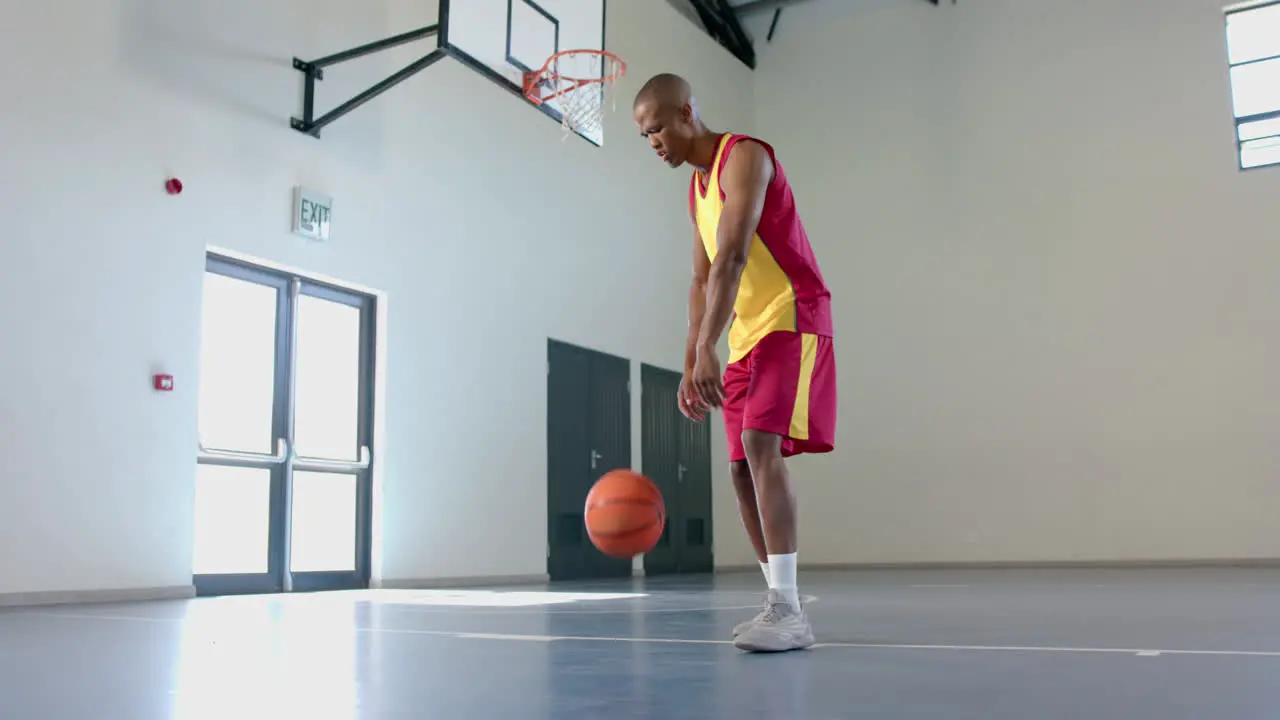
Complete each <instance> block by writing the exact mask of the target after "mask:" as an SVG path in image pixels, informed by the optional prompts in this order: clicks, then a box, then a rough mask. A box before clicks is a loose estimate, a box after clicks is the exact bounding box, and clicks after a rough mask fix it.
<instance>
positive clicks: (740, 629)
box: [733, 594, 769, 638]
mask: <svg viewBox="0 0 1280 720" xmlns="http://www.w3.org/2000/svg"><path fill="white" fill-rule="evenodd" d="M768 613H769V595H767V594H766V595H765V596H764V607H762V608H760V612H758V613H756V616H755V617H753V618H751V619H750V620H747V621H744V622H740V623H738V624H737V625H736V626H734V628H733V636H734V637H735V638H736V637H738V636H739V635H741V634H742V633H744V632H746V631H748V630H750V629H751V628H752V627H754V626H755V624H756V623H758V622H760V620H761V619H762V618H764V616H765V615H767V614H768Z"/></svg>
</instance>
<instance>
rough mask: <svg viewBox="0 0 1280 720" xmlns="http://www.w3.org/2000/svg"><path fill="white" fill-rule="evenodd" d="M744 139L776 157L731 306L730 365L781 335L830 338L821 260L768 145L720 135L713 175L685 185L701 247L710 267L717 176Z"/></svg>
mask: <svg viewBox="0 0 1280 720" xmlns="http://www.w3.org/2000/svg"><path fill="white" fill-rule="evenodd" d="M743 140H747V141H750V142H755V143H759V144H760V145H761V146H762V147H764V148H765V150H767V151H768V152H769V157H770V158H771V159H772V160H773V167H774V177H773V180H772V181H771V182H770V183H769V188H768V190H767V191H766V193H765V200H764V210H763V212H762V213H761V215H760V223H759V225H757V227H756V233H755V235H753V236H752V238H751V247H750V249H749V251H748V254H747V265H746V267H745V268H743V270H742V278H741V280H740V282H739V285H738V297H737V298H736V299H735V300H734V303H733V313H734V318H733V324H732V325H731V326H730V327H729V358H728V362H730V363H733V362H736V361H737V360H739V359H740V358H742V357H743V356H745V355H746V354H747V353H748V352H750V351H751V348H753V347H755V345H756V343H758V342H759V341H760V339H761V338H763V337H764V336H766V335H768V334H769V333H771V332H775V331H778V330H790V331H792V332H799V333H807V334H812V335H823V336H826V337H831V336H832V335H833V330H832V322H831V292H830V291H829V290H828V289H827V285H826V282H825V281H824V280H823V278H822V272H821V271H820V270H819V269H818V260H817V258H816V257H815V256H814V253H813V248H812V247H810V246H809V236H808V235H807V234H806V233H805V230H804V225H803V224H802V223H801V222H800V215H799V213H798V212H797V210H796V203H795V196H793V195H792V193H791V185H790V184H788V183H787V177H786V175H785V174H784V173H783V171H782V165H781V164H780V163H778V159H777V156H776V155H775V154H774V151H773V148H772V147H771V146H769V145H768V144H767V143H765V142H762V141H760V140H758V139H756V138H753V137H748V136H746V135H734V134H732V133H725V134H724V135H723V136H721V138H720V144H719V147H718V148H717V149H716V156H715V160H713V161H712V163H711V174H710V177H707V176H706V175H704V174H703V173H701V172H695V173H694V174H693V178H692V180H691V182H690V184H689V203H690V205H691V206H692V208H693V213H694V218H695V219H696V220H697V223H698V232H699V234H700V235H701V237H702V246H703V247H704V248H706V251H707V257H709V258H710V259H711V261H712V262H715V259H716V251H717V249H718V243H717V237H718V233H719V230H720V212H721V211H722V210H723V209H724V198H725V196H724V191H723V190H721V189H720V172H721V171H722V170H723V169H724V164H725V160H727V159H728V158H729V151H730V150H731V149H732V148H733V146H734V145H735V144H737V143H739V142H741V141H743Z"/></svg>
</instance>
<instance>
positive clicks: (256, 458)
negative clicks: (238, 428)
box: [196, 438, 289, 467]
mask: <svg viewBox="0 0 1280 720" xmlns="http://www.w3.org/2000/svg"><path fill="white" fill-rule="evenodd" d="M288 457H289V443H288V442H286V441H285V439H284V438H276V452H275V454H274V455H267V454H266V453H255V452H241V451H239V450H217V449H209V448H206V447H205V446H204V442H200V443H199V446H198V450H197V453H196V459H198V460H205V461H214V462H216V461H219V460H222V461H227V462H232V463H235V464H238V465H248V466H250V467H270V466H272V465H279V464H281V463H283V462H284V461H285V460H286V459H287V458H288Z"/></svg>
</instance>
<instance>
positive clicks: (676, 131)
mask: <svg viewBox="0 0 1280 720" xmlns="http://www.w3.org/2000/svg"><path fill="white" fill-rule="evenodd" d="M631 110H632V114H633V115H634V116H635V121H636V127H638V128H639V129H640V135H641V137H643V138H645V139H646V140H648V141H649V147H650V148H652V149H653V150H654V152H656V153H657V154H658V158H659V159H661V160H662V161H663V162H664V163H666V164H667V165H668V166H670V167H673V168H675V167H680V166H681V165H683V164H685V163H686V162H694V163H696V162H701V161H706V162H710V159H709V158H705V157H703V156H705V155H708V154H714V152H715V148H714V146H715V142H716V141H715V139H714V136H713V135H712V133H711V132H710V131H709V130H707V126H706V125H704V124H703V123H702V118H701V117H700V116H699V114H698V101H697V100H695V99H694V97H693V88H692V87H690V86H689V82H688V81H687V80H685V79H684V78H682V77H680V76H679V75H673V74H671V73H662V74H660V75H654V76H653V77H651V78H649V81H648V82H646V83H645V84H644V86H643V87H641V88H640V91H639V92H637V93H636V100H635V104H634V105H632V108H631Z"/></svg>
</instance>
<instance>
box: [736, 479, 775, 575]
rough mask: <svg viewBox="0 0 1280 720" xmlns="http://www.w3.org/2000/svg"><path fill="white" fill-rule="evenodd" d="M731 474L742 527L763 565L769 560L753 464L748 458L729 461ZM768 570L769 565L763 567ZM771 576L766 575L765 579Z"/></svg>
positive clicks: (757, 558)
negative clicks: (753, 474)
mask: <svg viewBox="0 0 1280 720" xmlns="http://www.w3.org/2000/svg"><path fill="white" fill-rule="evenodd" d="M729 475H730V476H731V477H732V478H733V491H734V493H735V494H737V496H738V515H739V516H741V518H742V527H743V529H745V530H746V531H747V537H749V538H751V548H752V549H753V550H755V551H756V560H758V561H759V562H760V564H761V565H767V563H768V562H769V559H768V552H767V549H766V545H765V541H764V527H763V526H762V525H761V522H760V506H759V505H758V504H757V503H756V484H755V480H754V479H753V478H752V477H751V465H750V464H749V463H748V462H747V461H746V460H738V461H736V462H732V463H729ZM761 569H762V570H765V571H766V572H767V571H768V568H767V567H764V568H761ZM768 579H769V576H768V575H767V574H766V575H765V580H768Z"/></svg>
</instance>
